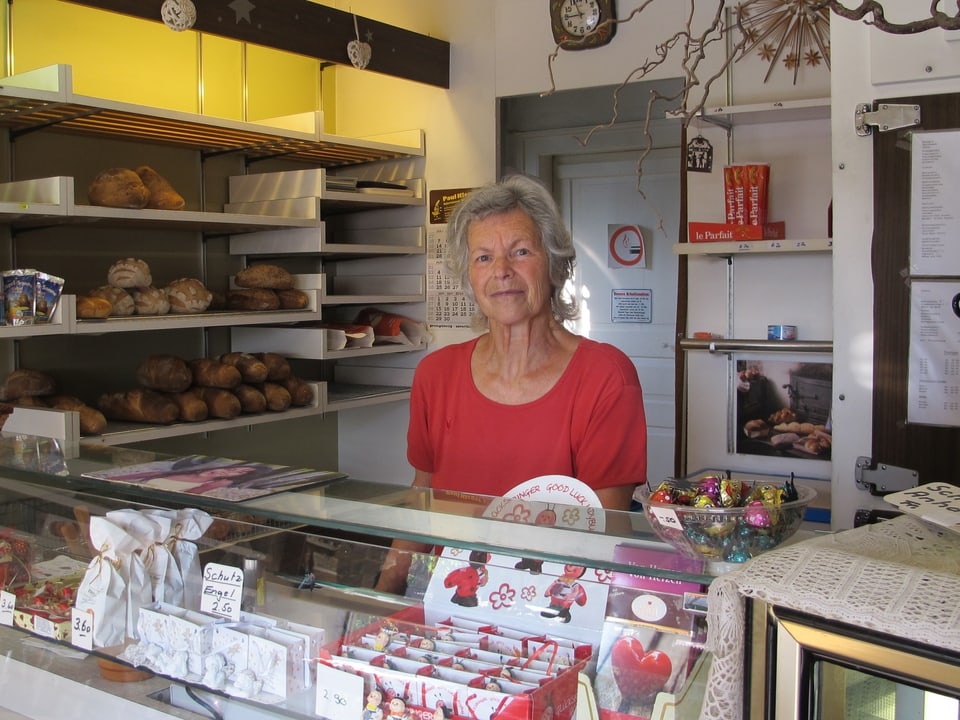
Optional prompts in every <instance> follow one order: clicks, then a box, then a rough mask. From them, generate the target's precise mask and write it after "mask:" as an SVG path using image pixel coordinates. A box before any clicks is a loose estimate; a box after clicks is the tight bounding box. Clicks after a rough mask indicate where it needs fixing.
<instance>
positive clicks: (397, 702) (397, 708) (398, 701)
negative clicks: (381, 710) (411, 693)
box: [387, 695, 407, 720]
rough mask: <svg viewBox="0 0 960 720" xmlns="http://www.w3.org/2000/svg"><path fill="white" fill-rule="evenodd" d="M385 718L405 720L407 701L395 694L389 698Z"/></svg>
mask: <svg viewBox="0 0 960 720" xmlns="http://www.w3.org/2000/svg"><path fill="white" fill-rule="evenodd" d="M387 708H388V713H387V720H407V702H406V701H405V700H404V699H403V698H402V697H399V696H397V695H394V696H393V697H392V698H390V703H389V705H388V706H387Z"/></svg>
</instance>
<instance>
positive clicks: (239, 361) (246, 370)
mask: <svg viewBox="0 0 960 720" xmlns="http://www.w3.org/2000/svg"><path fill="white" fill-rule="evenodd" d="M217 360H218V361H220V362H222V363H223V364H224V365H230V366H232V367H235V368H236V369H237V370H239V371H240V378H241V379H242V380H243V382H245V383H262V382H263V381H264V380H266V379H267V374H268V371H267V366H266V365H265V364H264V362H263V360H261V359H260V358H258V357H256V356H255V355H253V354H251V353H245V352H228V353H224V354H223V355H221V356H220V357H219V358H217Z"/></svg>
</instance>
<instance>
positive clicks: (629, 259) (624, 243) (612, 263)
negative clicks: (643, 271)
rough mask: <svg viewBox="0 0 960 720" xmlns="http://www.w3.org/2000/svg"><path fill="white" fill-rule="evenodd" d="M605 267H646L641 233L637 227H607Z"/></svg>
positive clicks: (645, 255) (645, 254)
mask: <svg viewBox="0 0 960 720" xmlns="http://www.w3.org/2000/svg"><path fill="white" fill-rule="evenodd" d="M607 240H608V242H607V245H608V247H609V254H608V255H607V266H608V267H612V268H621V267H634V268H645V267H646V266H647V253H646V248H645V246H644V242H643V232H642V231H641V230H640V226H639V225H607Z"/></svg>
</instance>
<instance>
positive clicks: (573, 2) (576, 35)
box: [550, 0, 617, 50]
mask: <svg viewBox="0 0 960 720" xmlns="http://www.w3.org/2000/svg"><path fill="white" fill-rule="evenodd" d="M614 3H615V0H550V28H551V29H552V30H553V39H554V41H555V42H556V43H557V45H559V46H560V47H562V48H563V49H564V50H586V49H587V48H595V47H600V46H601V45H606V44H607V43H608V42H610V40H612V39H613V35H614V33H615V32H616V30H617V23H616V22H615V20H616V16H617V13H616V7H615V4H614Z"/></svg>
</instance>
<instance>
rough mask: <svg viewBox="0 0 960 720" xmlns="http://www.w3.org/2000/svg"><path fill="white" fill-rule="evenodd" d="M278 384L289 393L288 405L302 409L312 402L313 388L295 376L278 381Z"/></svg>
mask: <svg viewBox="0 0 960 720" xmlns="http://www.w3.org/2000/svg"><path fill="white" fill-rule="evenodd" d="M280 384H281V385H283V386H284V387H285V388H286V389H287V392H288V393H290V404H291V405H293V406H294V407H303V406H305V405H310V404H311V403H312V402H313V387H312V386H311V385H310V383H308V382H306V381H305V380H302V379H300V378H298V377H297V376H296V375H291V376H290V377H288V378H285V379H283V380H280Z"/></svg>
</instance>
